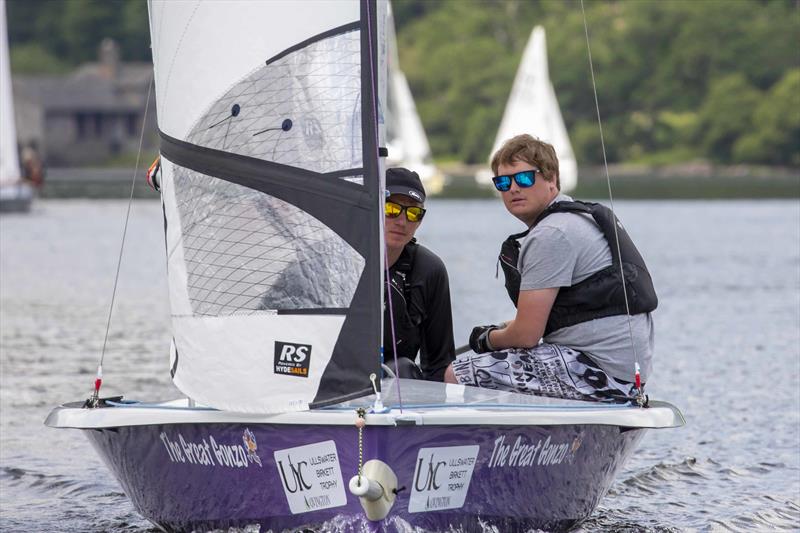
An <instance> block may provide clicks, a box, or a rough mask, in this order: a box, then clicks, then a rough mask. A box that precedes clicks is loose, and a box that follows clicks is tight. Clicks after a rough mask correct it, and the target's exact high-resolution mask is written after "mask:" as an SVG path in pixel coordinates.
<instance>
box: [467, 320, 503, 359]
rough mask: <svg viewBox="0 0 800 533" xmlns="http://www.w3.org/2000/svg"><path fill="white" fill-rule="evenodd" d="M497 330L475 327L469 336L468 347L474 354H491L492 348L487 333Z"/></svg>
mask: <svg viewBox="0 0 800 533" xmlns="http://www.w3.org/2000/svg"><path fill="white" fill-rule="evenodd" d="M496 329H499V327H498V326H495V325H491V326H475V327H474V328H472V334H471V335H470V336H469V347H470V348H471V349H472V351H473V352H475V353H486V352H493V351H494V346H492V343H491V342H489V332H490V331H494V330H496Z"/></svg>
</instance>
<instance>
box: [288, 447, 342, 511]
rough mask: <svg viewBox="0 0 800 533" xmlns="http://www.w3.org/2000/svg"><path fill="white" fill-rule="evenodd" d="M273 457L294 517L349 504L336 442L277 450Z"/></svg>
mask: <svg viewBox="0 0 800 533" xmlns="http://www.w3.org/2000/svg"><path fill="white" fill-rule="evenodd" d="M274 455H275V466H276V467H277V468H278V477H279V479H280V481H281V485H282V486H283V492H284V493H285V494H286V501H287V502H289V509H290V510H291V512H292V514H298V513H307V512H309V511H317V510H319V509H328V508H330V507H341V506H342V505H346V504H347V496H346V494H345V492H344V483H343V482H342V468H341V465H340V464H339V454H338V453H337V452H336V443H335V442H334V441H332V440H327V441H324V442H317V443H314V444H307V445H305V446H298V447H296V448H287V449H285V450H276V451H275V454H274Z"/></svg>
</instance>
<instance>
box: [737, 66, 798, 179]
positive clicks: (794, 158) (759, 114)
mask: <svg viewBox="0 0 800 533" xmlns="http://www.w3.org/2000/svg"><path fill="white" fill-rule="evenodd" d="M733 156H734V160H735V161H738V162H757V163H767V164H778V165H800V68H795V69H792V70H790V71H789V72H787V73H786V74H785V75H784V77H783V79H781V80H780V81H779V82H778V83H776V84H775V86H774V87H772V89H770V91H769V93H768V94H767V95H766V96H765V97H764V98H762V99H761V101H760V102H759V104H758V107H756V110H755V113H754V117H753V127H752V131H750V132H749V133H747V134H745V135H744V136H742V137H740V138H739V139H738V140H737V141H736V143H735V144H734V147H733Z"/></svg>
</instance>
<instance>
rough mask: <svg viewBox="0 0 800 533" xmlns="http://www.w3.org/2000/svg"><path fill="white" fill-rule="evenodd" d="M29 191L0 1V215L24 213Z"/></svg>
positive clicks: (3, 5)
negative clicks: (22, 165)
mask: <svg viewBox="0 0 800 533" xmlns="http://www.w3.org/2000/svg"><path fill="white" fill-rule="evenodd" d="M32 200H33V188H32V187H31V186H30V184H28V183H27V182H25V181H23V180H22V172H21V169H20V165H19V155H18V154H17V128H16V125H15V124H14V101H13V95H12V94H11V64H10V59H9V53H8V27H7V25H6V2H5V0H0V211H28V210H29V209H30V205H31V201H32Z"/></svg>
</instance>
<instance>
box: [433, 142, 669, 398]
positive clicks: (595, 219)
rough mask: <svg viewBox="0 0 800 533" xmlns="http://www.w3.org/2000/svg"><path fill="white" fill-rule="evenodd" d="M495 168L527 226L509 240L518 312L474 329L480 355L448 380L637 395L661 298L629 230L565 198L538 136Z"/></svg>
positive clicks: (506, 197)
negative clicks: (512, 317) (658, 300)
mask: <svg viewBox="0 0 800 533" xmlns="http://www.w3.org/2000/svg"><path fill="white" fill-rule="evenodd" d="M492 170H493V171H494V172H495V174H497V175H496V176H495V178H494V179H493V181H494V184H495V187H496V188H497V190H498V191H500V194H501V197H502V199H503V203H504V204H505V206H506V209H508V211H509V212H510V213H511V214H512V215H514V216H515V217H516V218H518V219H519V220H520V221H522V222H523V223H524V224H525V225H526V226H527V227H528V229H527V231H524V232H522V233H519V234H515V235H511V236H510V237H509V238H508V239H506V241H505V242H504V243H503V246H502V248H501V253H500V257H499V261H500V264H501V266H502V267H503V273H504V274H505V278H506V279H505V281H506V289H507V291H508V294H509V297H510V298H511V300H512V302H513V303H514V305H515V306H516V307H517V314H516V316H515V317H514V319H512V320H509V321H508V322H506V323H503V324H501V325H489V326H477V327H475V328H474V329H473V331H472V335H470V347H471V348H472V350H473V351H474V352H475V353H468V354H464V355H462V356H459V357H458V358H457V359H456V361H454V362H453V364H452V365H451V366H450V367H448V370H447V372H446V374H445V381H448V382H451V383H462V384H466V385H477V386H482V387H487V388H494V389H502V390H513V391H518V392H526V393H535V394H541V395H546V396H558V397H565V398H574V399H593V400H610V401H627V400H629V399H632V398H633V396H634V394H635V393H636V392H637V391H636V390H635V381H636V377H635V376H636V372H637V371H638V370H637V369H638V368H639V367H641V378H642V381H646V380H647V378H648V376H649V374H650V370H651V366H652V364H651V361H652V354H653V331H654V330H653V321H652V318H651V316H650V312H651V311H653V310H654V309H655V308H656V305H657V298H656V294H655V289H654V288H653V284H652V281H651V279H650V274H649V272H648V271H647V267H646V266H645V264H644V261H643V260H642V258H641V255H640V254H639V252H638V251H637V250H636V247H635V246H634V244H633V242H632V241H631V239H630V237H629V236H628V234H627V232H626V231H625V230H624V228H622V225H621V224H619V221H618V220H617V219H616V217H614V215H613V213H612V212H611V210H610V209H608V208H606V207H604V206H602V205H600V204H593V203H587V202H576V201H573V200H572V198H570V197H569V196H566V195H564V194H562V193H561V192H560V188H561V187H560V183H559V179H558V159H557V157H556V154H555V150H554V149H553V147H552V146H551V145H549V144H547V143H544V142H542V141H539V140H537V139H534V138H533V137H531V136H530V135H518V136H517V137H514V138H512V139H510V140H508V141H506V143H505V144H504V145H503V146H502V147H501V148H500V150H499V151H498V152H497V153H496V154H495V155H494V157H493V158H492ZM617 239H618V240H619V253H617ZM620 256H621V261H620ZM620 265H622V267H620ZM620 270H622V271H623V272H624V273H625V288H626V290H623V287H622V276H621V275H620ZM629 314H630V318H629V316H628V315H629Z"/></svg>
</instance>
